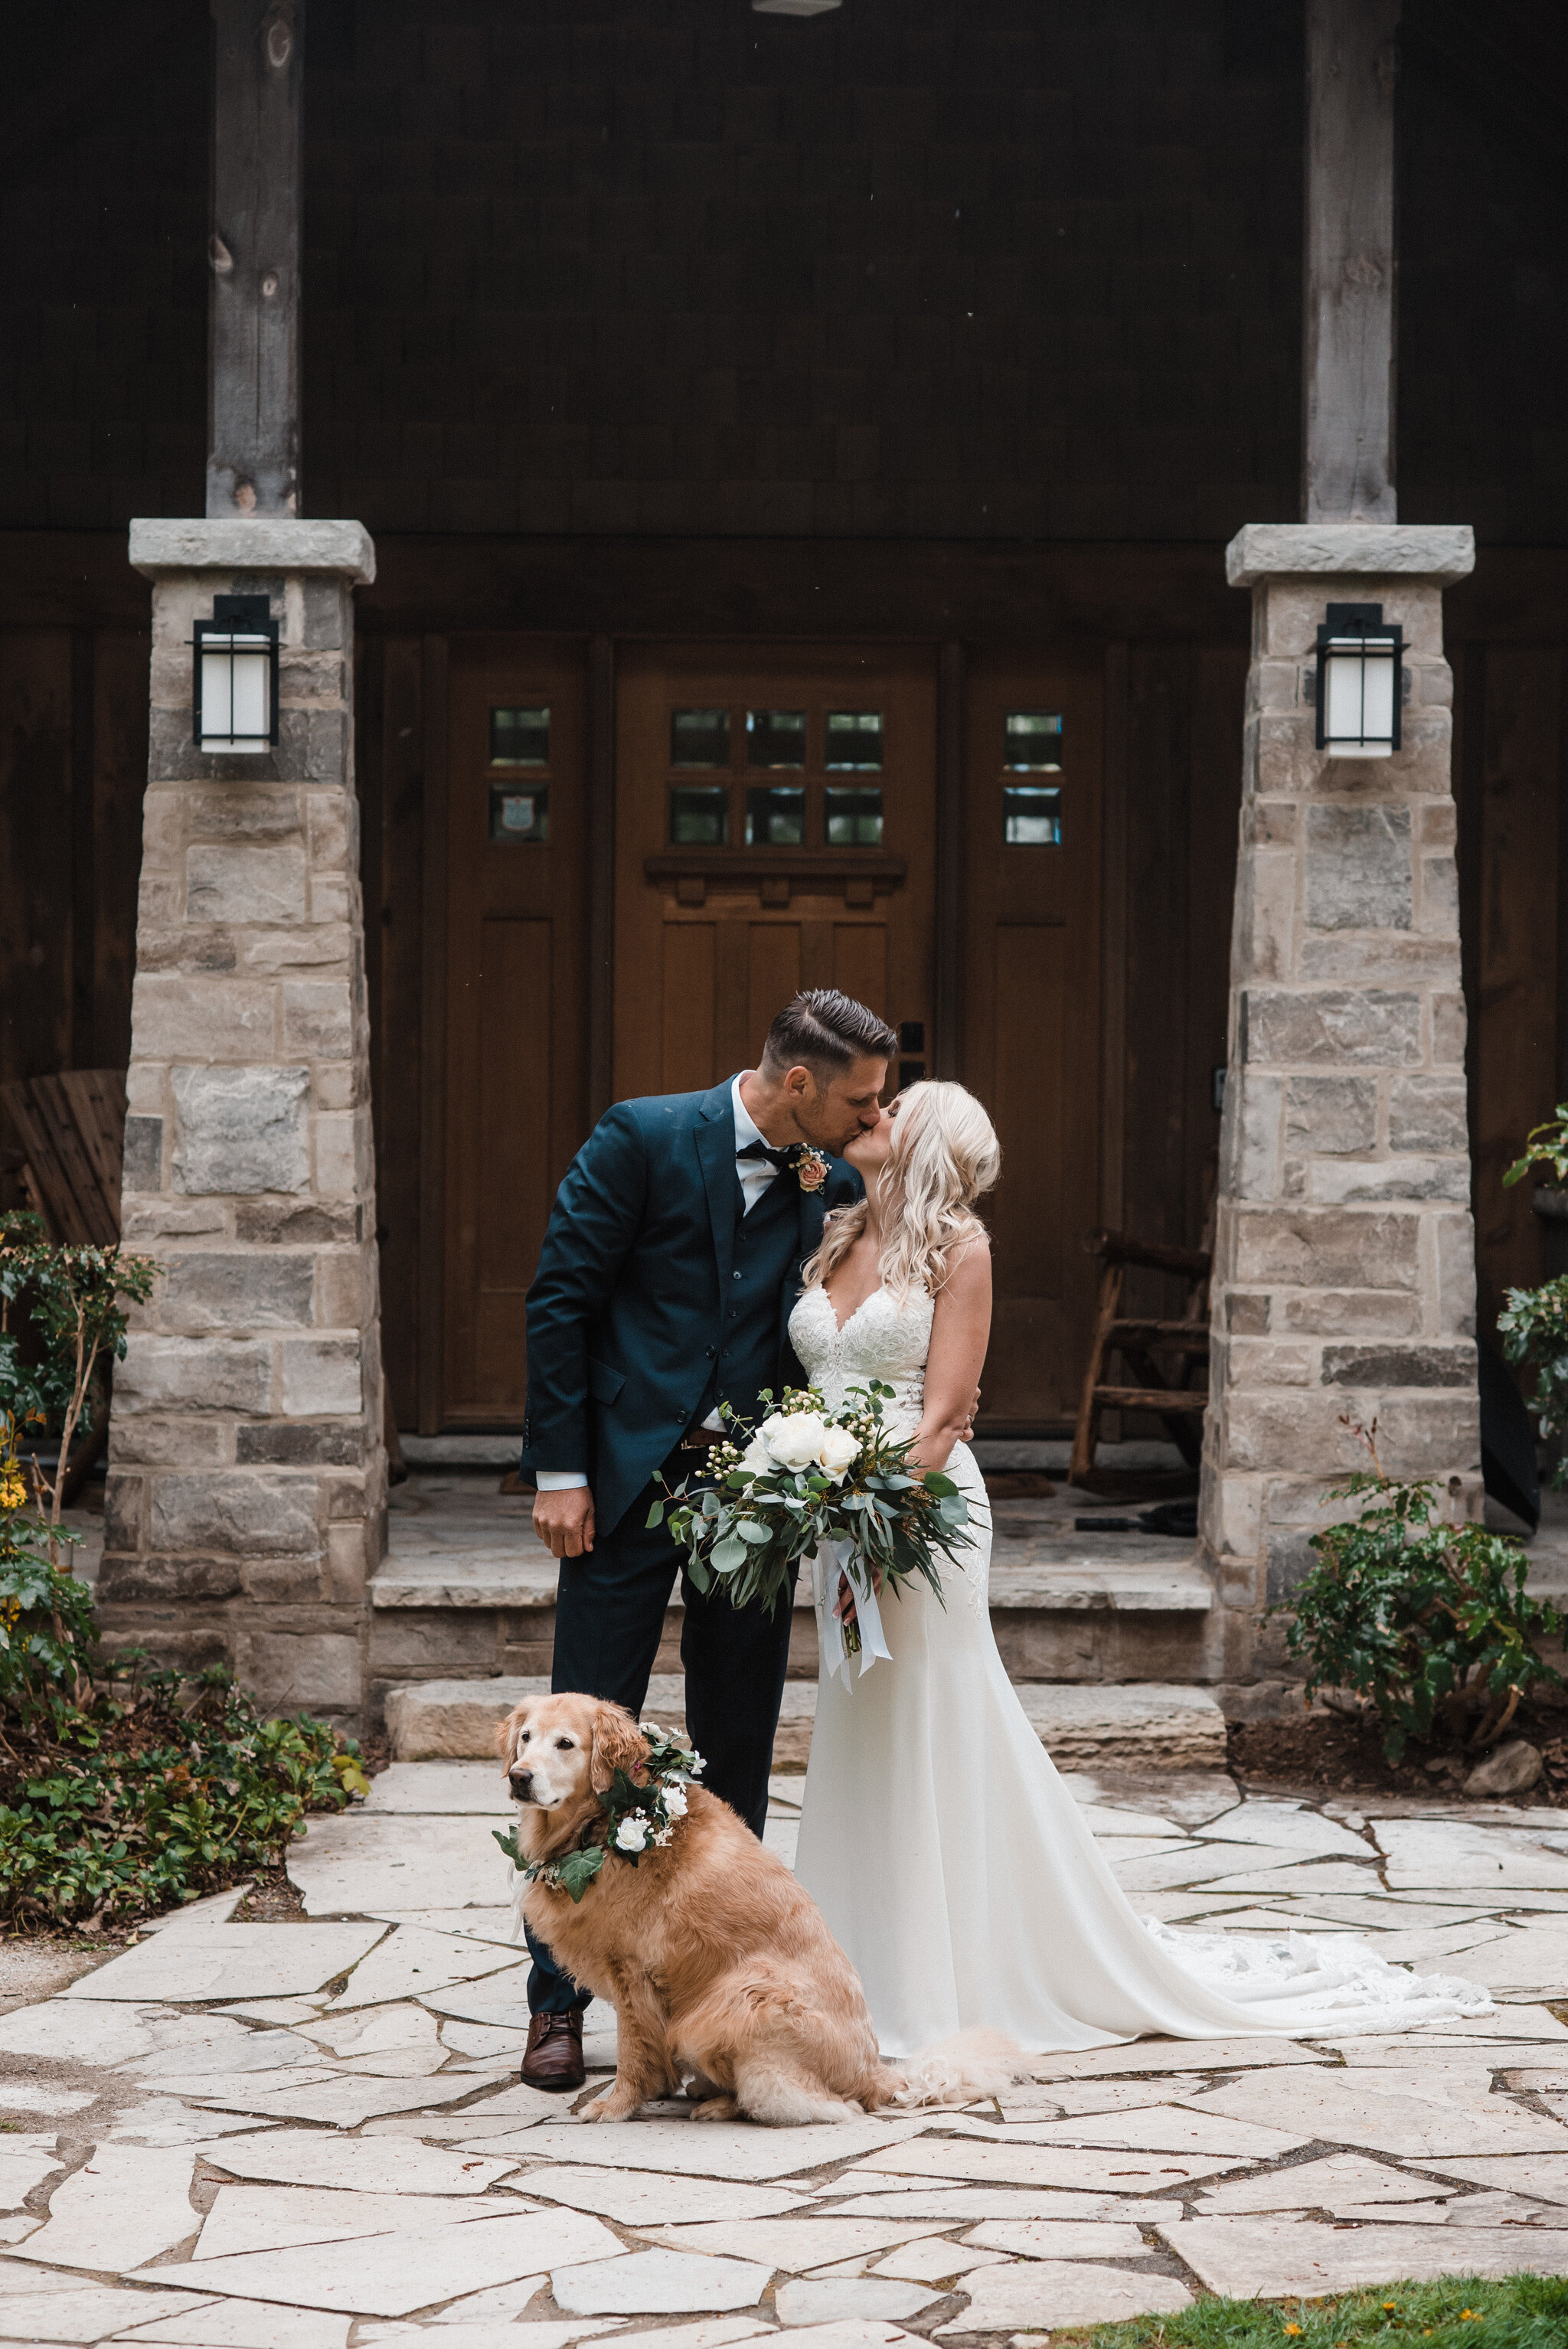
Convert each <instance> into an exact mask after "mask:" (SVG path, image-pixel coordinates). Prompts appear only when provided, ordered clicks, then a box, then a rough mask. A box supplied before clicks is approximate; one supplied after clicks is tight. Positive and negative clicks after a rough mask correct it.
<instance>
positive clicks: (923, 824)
mask: <svg viewBox="0 0 1568 2349" xmlns="http://www.w3.org/2000/svg"><path fill="white" fill-rule="evenodd" d="M617 667H618V675H617V713H618V714H617V730H616V818H615V1047H614V1091H615V1095H616V1098H617V1099H619V1100H624V1099H626V1098H627V1097H628V1096H630V1095H634V1094H638V1093H652V1092H686V1091H691V1090H695V1089H696V1088H698V1087H703V1086H707V1085H711V1084H715V1083H717V1081H718V1080H719V1079H720V1078H721V1077H724V1076H727V1075H728V1074H730V1073H731V1071H734V1070H737V1069H743V1068H751V1067H755V1065H756V1062H757V1058H758V1052H759V1050H760V1049H761V1045H762V1040H763V1038H764V1036H765V1035H766V1033H767V1031H768V1026H769V1021H770V1020H771V1019H772V1018H773V1015H774V1013H775V1012H776V1011H777V1010H778V1009H779V1007H780V1006H781V1005H782V1004H784V1003H786V1002H788V1000H789V998H790V996H791V995H793V994H794V993H795V992H796V990H797V988H802V987H839V988H843V990H844V991H845V993H846V994H849V995H853V996H856V997H858V998H859V999H861V1001H862V1002H864V1003H867V1004H869V1005H870V1006H871V1008H872V1009H873V1010H874V1011H880V1012H881V1013H882V1016H883V1017H884V1018H885V1019H891V1020H892V1021H893V1022H894V1024H895V1025H897V1026H898V1027H899V1029H900V1033H901V1042H902V1043H903V1047H904V1057H905V1060H906V1062H907V1064H908V1065H907V1067H906V1070H905V1074H906V1076H910V1077H912V1076H913V1075H915V1074H919V1075H924V1074H925V1073H926V1061H925V1056H926V1038H927V1034H928V1030H929V1023H930V1020H931V1016H932V982H933V968H932V917H933V893H934V864H935V854H934V829H935V793H936V667H935V657H934V653H933V652H929V651H910V652H904V651H902V650H899V649H897V648H893V649H891V650H890V649H886V648H881V647H868V648H864V649H861V648H857V647H853V646H843V645H832V646H821V647H810V646H808V647H801V646H799V645H791V646H788V647H778V648H770V647H757V646H752V645H748V646H736V647H727V646H712V645H708V646H663V647H648V648H646V649H642V650H636V651H624V652H623V653H622V654H621V656H620V658H619V661H618V665H617Z"/></svg>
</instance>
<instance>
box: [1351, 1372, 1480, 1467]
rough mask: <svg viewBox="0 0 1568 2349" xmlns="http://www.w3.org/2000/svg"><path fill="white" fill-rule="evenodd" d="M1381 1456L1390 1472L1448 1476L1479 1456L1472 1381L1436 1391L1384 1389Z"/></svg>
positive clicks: (1472, 1463)
mask: <svg viewBox="0 0 1568 2349" xmlns="http://www.w3.org/2000/svg"><path fill="white" fill-rule="evenodd" d="M1369 1400H1373V1401H1375V1402H1376V1405H1377V1456H1378V1458H1379V1459H1380V1460H1381V1461H1382V1463H1383V1466H1384V1468H1385V1469H1386V1471H1387V1474H1388V1475H1390V1476H1438V1477H1444V1476H1447V1475H1450V1474H1451V1473H1453V1472H1454V1471H1455V1470H1459V1471H1460V1472H1463V1471H1465V1470H1467V1469H1470V1468H1473V1467H1475V1466H1476V1465H1477V1464H1478V1463H1479V1462H1480V1404H1479V1403H1478V1402H1477V1400H1476V1392H1475V1389H1474V1387H1473V1386H1471V1387H1470V1388H1468V1389H1466V1388H1461V1387H1455V1388H1452V1389H1449V1390H1445V1391H1443V1392H1439V1393H1434V1394H1413V1393H1411V1392H1408V1391H1407V1392H1403V1393H1394V1394H1387V1395H1385V1394H1379V1395H1377V1397H1375V1398H1369Z"/></svg>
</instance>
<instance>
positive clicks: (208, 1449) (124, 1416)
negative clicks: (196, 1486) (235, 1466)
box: [114, 1374, 234, 1468]
mask: <svg viewBox="0 0 1568 2349" xmlns="http://www.w3.org/2000/svg"><path fill="white" fill-rule="evenodd" d="M115 1390H116V1397H117V1400H118V1396H119V1375H118V1374H117V1376H116V1381H115ZM232 1439H233V1427H232V1423H231V1422H229V1421H227V1420H223V1419H202V1418H201V1417H199V1416H198V1415H196V1414H194V1413H191V1412H187V1411H183V1410H177V1411H170V1412H142V1411H136V1412H132V1411H129V1410H127V1411H121V1412H119V1413H117V1414H116V1417H115V1423H114V1456H115V1459H116V1461H117V1463H118V1464H119V1465H120V1466H122V1467H127V1468H226V1467H228V1466H229V1465H230V1464H231V1463H232V1459H233V1456H234V1447H233V1440H232Z"/></svg>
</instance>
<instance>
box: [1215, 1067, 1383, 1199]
mask: <svg viewBox="0 0 1568 2349" xmlns="http://www.w3.org/2000/svg"><path fill="white" fill-rule="evenodd" d="M1284 1141H1285V1148H1286V1149H1287V1150H1288V1151H1290V1152H1291V1153H1292V1154H1293V1155H1297V1156H1305V1155H1307V1154H1314V1153H1316V1152H1318V1151H1324V1152H1334V1151H1344V1150H1357V1151H1366V1150H1370V1149H1372V1148H1373V1147H1374V1146H1375V1144H1376V1143H1377V1079H1376V1077H1292V1078H1291V1079H1290V1081H1289V1082H1288V1084H1287V1085H1286V1088H1285V1129H1284ZM1247 1195H1248V1196H1249V1197H1250V1196H1252V1195H1253V1194H1251V1193H1248V1194H1247Z"/></svg>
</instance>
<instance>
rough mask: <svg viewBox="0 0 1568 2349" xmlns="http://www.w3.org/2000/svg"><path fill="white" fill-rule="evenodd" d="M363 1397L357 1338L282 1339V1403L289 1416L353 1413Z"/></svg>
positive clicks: (360, 1404) (322, 1415) (306, 1417)
mask: <svg viewBox="0 0 1568 2349" xmlns="http://www.w3.org/2000/svg"><path fill="white" fill-rule="evenodd" d="M363 1400H364V1397H363V1393H362V1389H361V1381H360V1359H359V1340H358V1339H357V1337H353V1338H341V1337H321V1338H285V1339H284V1342H283V1406H284V1412H285V1413H287V1414H288V1416H289V1417H290V1418H291V1419H312V1418H317V1417H325V1416H326V1415H327V1414H328V1413H344V1412H356V1411H358V1410H359V1409H360V1408H361V1406H362V1403H363Z"/></svg>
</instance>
